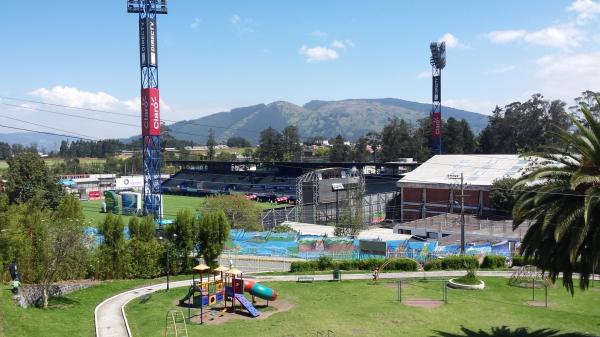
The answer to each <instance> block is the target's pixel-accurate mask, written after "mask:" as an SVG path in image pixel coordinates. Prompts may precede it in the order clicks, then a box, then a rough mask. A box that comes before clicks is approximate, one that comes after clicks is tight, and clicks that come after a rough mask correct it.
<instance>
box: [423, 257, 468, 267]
mask: <svg viewBox="0 0 600 337" xmlns="http://www.w3.org/2000/svg"><path fill="white" fill-rule="evenodd" d="M477 268H479V261H478V260H477V257H475V256H469V255H467V256H448V257H445V258H443V259H436V260H431V261H429V262H427V263H425V266H424V269H425V270H464V269H477Z"/></svg>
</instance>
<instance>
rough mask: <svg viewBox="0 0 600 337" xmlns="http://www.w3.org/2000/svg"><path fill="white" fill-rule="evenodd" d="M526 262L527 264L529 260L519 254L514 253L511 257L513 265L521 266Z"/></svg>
mask: <svg viewBox="0 0 600 337" xmlns="http://www.w3.org/2000/svg"><path fill="white" fill-rule="evenodd" d="M528 264H529V262H528V261H527V260H526V259H525V258H524V257H522V256H521V255H515V256H513V258H512V265H513V266H515V267H521V266H525V265H528Z"/></svg>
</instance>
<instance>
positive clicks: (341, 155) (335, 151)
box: [329, 135, 352, 162]
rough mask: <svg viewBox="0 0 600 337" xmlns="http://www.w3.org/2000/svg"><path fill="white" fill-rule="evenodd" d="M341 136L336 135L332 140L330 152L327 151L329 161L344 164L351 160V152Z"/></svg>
mask: <svg viewBox="0 0 600 337" xmlns="http://www.w3.org/2000/svg"><path fill="white" fill-rule="evenodd" d="M345 142H346V140H345V139H344V137H342V135H337V137H335V139H334V140H333V144H332V146H331V150H330V151H329V160H330V161H332V162H345V161H350V160H351V159H352V152H351V149H350V146H349V145H346V144H345Z"/></svg>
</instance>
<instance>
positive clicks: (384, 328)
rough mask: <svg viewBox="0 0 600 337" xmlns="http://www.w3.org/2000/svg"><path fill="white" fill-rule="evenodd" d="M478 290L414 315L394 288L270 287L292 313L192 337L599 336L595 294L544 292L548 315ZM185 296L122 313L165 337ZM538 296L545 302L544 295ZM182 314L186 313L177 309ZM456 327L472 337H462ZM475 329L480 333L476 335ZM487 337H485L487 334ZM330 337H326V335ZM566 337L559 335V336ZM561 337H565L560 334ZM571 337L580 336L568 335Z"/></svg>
mask: <svg viewBox="0 0 600 337" xmlns="http://www.w3.org/2000/svg"><path fill="white" fill-rule="evenodd" d="M484 280H485V281H486V283H487V287H486V289H485V290H483V291H464V290H462V291H461V290H453V289H449V290H448V304H442V305H441V306H439V307H437V308H429V309H426V308H415V307H409V306H407V305H404V304H399V303H398V302H397V288H396V287H395V286H394V284H389V283H384V282H383V281H381V282H379V283H378V284H373V283H372V282H369V281H343V282H339V283H334V282H315V283H308V284H298V283H272V284H269V286H271V287H273V288H274V289H276V290H277V292H278V294H279V297H278V300H284V301H288V302H290V303H291V305H292V306H293V307H292V308H291V309H290V310H288V311H283V312H280V313H275V314H274V315H272V316H270V317H268V318H266V319H236V320H230V321H229V322H225V323H223V324H222V325H212V326H211V325H206V326H200V325H188V332H189V336H198V337H200V336H227V337H234V336H240V337H241V336H244V337H252V336H260V337H269V336H273V337H281V336H296V337H300V336H315V335H316V333H317V332H318V331H327V330H331V331H333V332H334V333H335V336H336V337H340V336H377V337H385V336H411V337H415V336H444V337H448V336H450V337H452V336H482V337H483V336H498V337H499V336H523V337H525V336H531V337H533V336H553V334H549V335H541V334H536V335H534V334H514V335H513V334H507V333H500V334H498V333H497V334H494V335H492V334H491V330H492V329H494V328H501V327H502V326H506V327H507V328H508V329H509V330H510V331H511V332H513V333H514V332H515V330H516V329H518V328H528V329H529V331H530V332H531V331H534V330H537V329H556V330H559V331H561V333H576V332H577V333H585V334H589V335H591V336H597V335H600V309H599V307H598V303H599V301H600V292H599V291H595V290H590V291H587V292H580V291H577V292H576V294H575V296H574V297H571V295H570V294H569V293H567V292H566V291H565V290H564V289H563V288H560V287H556V288H553V289H549V297H548V298H549V305H550V307H549V308H544V307H534V306H530V305H529V304H528V303H527V302H528V301H529V300H531V289H523V288H514V287H509V286H508V285H507V284H506V279H502V278H484ZM440 286H441V283H440V282H427V283H424V282H419V281H413V282H412V283H411V284H410V285H407V286H406V287H405V288H403V290H402V292H403V299H405V300H406V299H408V298H432V299H441V296H442V290H441V289H440ZM186 291H187V289H184V288H179V289H174V290H173V291H171V292H170V293H168V294H165V293H157V294H154V295H153V296H152V297H151V298H150V299H148V300H147V301H144V302H142V301H140V300H134V301H132V302H131V303H130V304H129V305H128V306H127V308H126V310H127V315H128V318H129V323H130V325H131V328H132V331H133V333H134V335H135V336H144V337H152V336H156V337H158V336H163V333H164V324H165V314H166V312H167V311H168V310H169V309H172V308H175V304H176V303H177V299H179V298H181V297H183V296H184V294H185V293H186ZM537 296H538V298H539V299H542V298H543V290H538V293H537ZM180 309H181V310H182V311H183V312H184V313H187V311H186V310H184V309H183V308H180ZM461 328H464V329H469V330H474V331H475V332H476V333H475V334H467V333H466V332H461ZM479 330H483V331H482V332H479ZM488 334H489V335H488ZM325 335H327V334H325ZM561 336H563V335H561ZM565 336H566V335H565ZM569 336H573V337H575V336H580V334H572V335H569Z"/></svg>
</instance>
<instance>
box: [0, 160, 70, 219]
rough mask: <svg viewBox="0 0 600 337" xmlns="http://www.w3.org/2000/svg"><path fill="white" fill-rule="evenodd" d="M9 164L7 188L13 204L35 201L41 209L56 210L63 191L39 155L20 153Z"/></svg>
mask: <svg viewBox="0 0 600 337" xmlns="http://www.w3.org/2000/svg"><path fill="white" fill-rule="evenodd" d="M7 163H8V170H7V172H6V177H5V178H6V180H7V182H6V186H5V188H6V193H7V194H8V198H9V199H10V201H11V202H20V203H24V202H27V201H29V200H32V199H35V200H36V201H37V202H38V205H39V206H40V207H50V208H55V207H56V206H57V205H58V203H59V201H60V198H61V196H62V190H61V188H60V186H59V185H58V182H57V181H56V179H54V177H53V176H52V174H50V172H49V170H48V167H47V166H46V164H45V163H44V160H43V159H42V158H41V157H40V156H39V155H38V154H37V153H31V152H23V153H19V154H17V155H15V156H13V157H12V158H10V159H9V160H8V161H7Z"/></svg>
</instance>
